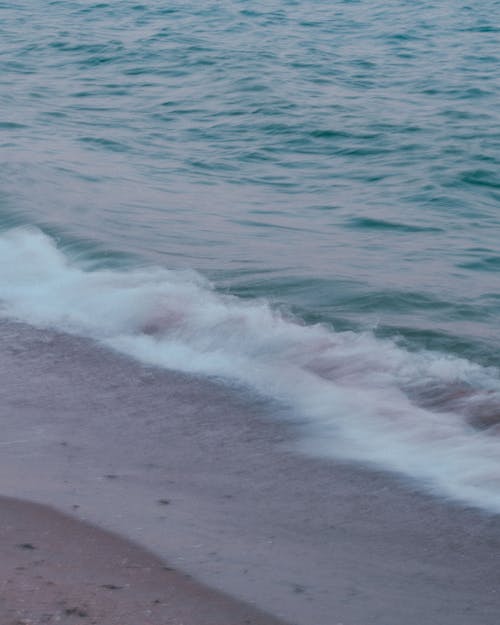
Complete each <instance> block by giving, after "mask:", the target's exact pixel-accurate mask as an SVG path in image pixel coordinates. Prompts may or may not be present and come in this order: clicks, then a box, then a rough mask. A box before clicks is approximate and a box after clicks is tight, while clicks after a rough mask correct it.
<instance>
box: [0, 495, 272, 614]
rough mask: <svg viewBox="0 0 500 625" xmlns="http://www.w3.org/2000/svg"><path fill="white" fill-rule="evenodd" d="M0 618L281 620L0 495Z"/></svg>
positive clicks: (97, 533)
mask: <svg viewBox="0 0 500 625" xmlns="http://www.w3.org/2000/svg"><path fill="white" fill-rule="evenodd" d="M0 580H1V582H0V588H1V594H0V623H2V625H38V624H40V625H41V624H47V625H51V624H55V623H64V624H68V625H70V624H71V623H81V624H82V625H84V624H85V623H88V624H89V625H280V624H281V625H283V622H282V621H278V620H277V619H274V618H272V617H271V616H267V615H265V614H262V613H260V612H259V611H258V610H257V609H255V608H253V607H251V606H248V605H245V604H243V603H241V602H238V601H235V600H234V599H231V598H230V597H227V596H224V595H223V594H221V593H218V592H214V591H213V590H210V589H208V588H206V587H204V586H203V585H201V584H199V583H196V582H194V581H193V580H191V579H190V578H189V577H188V576H186V575H183V574H181V573H178V572H176V571H174V570H173V569H171V568H170V567H168V565H167V564H165V563H164V562H162V561H161V560H160V559H159V558H157V557H155V556H154V555H153V554H151V553H148V552H147V551H145V550H143V549H140V548H139V547H137V546H136V545H133V544H132V543H130V542H129V541H126V540H124V539H122V538H120V537H118V536H115V535H113V534H111V533H109V532H105V531H103V530H101V529H98V528H96V527H93V526H91V525H89V524H87V523H83V522H81V521H76V520H74V519H72V518H70V517H69V516H67V515H63V514H61V513H58V512H55V511H54V510H52V509H50V508H48V507H46V506H41V505H37V504H33V503H29V502H24V501H19V500H16V499H9V498H0Z"/></svg>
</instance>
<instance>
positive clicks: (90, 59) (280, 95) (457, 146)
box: [0, 0, 500, 512]
mask: <svg viewBox="0 0 500 625" xmlns="http://www.w3.org/2000/svg"><path fill="white" fill-rule="evenodd" d="M499 24H500V2H498V1H493V0H485V1H484V2H481V3H479V4H470V3H466V2H464V1H462V0H445V1H442V2H432V1H425V0H424V1H422V2H409V1H404V0H398V1H396V0H393V1H384V2H382V1H381V0H375V1H372V2H366V1H362V0H360V1H352V0H349V1H348V0H344V1H339V2H328V3H327V2H320V1H318V0H307V1H303V2H298V1H294V0H288V1H287V0H268V1H267V2H264V1H257V0H256V1H255V2H254V1H252V2H248V1H246V2H243V1H242V0H240V1H238V0H224V1H220V2H210V1H207V2H192V1H190V0H186V1H183V2H169V3H165V2H159V1H157V0H150V1H147V2H143V3H140V2H129V1H128V0H123V1H122V2H119V3H116V2H114V3H107V2H98V3H96V2H88V1H84V0H80V1H63V0H55V1H52V2H46V3H43V4H42V3H36V2H27V1H22V0H21V1H19V2H0V146H1V150H0V157H1V168H0V303H1V314H2V316H3V317H4V318H5V319H16V320H21V321H24V322H28V323H31V324H33V325H35V326H37V327H41V328H50V329H57V330H59V331H63V332H69V333H73V334H76V335H79V336H84V337H88V338H90V339H92V340H94V341H97V342H99V343H101V344H105V345H107V346H109V348H110V349H114V350H118V351H120V352H123V353H126V354H128V355H129V356H131V357H133V358H137V359H139V360H141V361H143V362H145V363H148V364H152V365H157V366H160V367H166V368H171V369H176V370H182V371H185V372H190V373H195V374H197V375H200V374H201V375H207V376H213V377H215V378H218V379H219V380H220V382H221V383H222V384H228V385H231V387H232V388H234V387H235V386H236V387H241V388H246V389H252V390H253V391H254V392H255V393H256V396H258V397H259V398H261V397H268V398H269V399H271V400H273V401H278V402H279V403H280V405H281V406H284V407H285V408H286V410H285V411H284V412H285V413H287V414H288V415H289V419H290V421H291V422H292V423H294V424H295V427H296V428H297V432H298V436H299V442H298V447H299V449H300V450H302V451H303V452H305V453H312V454H316V455H321V456H325V457H330V458H342V459H345V460H352V461H355V462H362V463H370V464H372V463H373V464H374V465H376V466H377V467H382V468H385V469H388V470H391V471H395V472H397V473H399V474H400V475H404V476H406V477H410V478H415V479H416V480H417V481H418V482H417V483H418V484H420V485H421V486H422V487H424V488H427V489H431V490H432V491H433V492H435V493H437V494H439V495H441V496H445V497H450V498H453V499H456V500H459V501H462V502H466V503H468V504H472V505H475V506H479V507H482V508H485V509H488V510H493V511H495V512H498V511H500V435H499V424H500V373H499V367H500V357H499V348H500V336H499V322H500V280H499V272H500V173H499V172H500V107H499V106H498V104H499V102H500V72H499V71H498V70H499V67H500V45H499V43H498V42H499V40H500V27H499V26H498V25H499ZM282 414H283V411H280V415H282Z"/></svg>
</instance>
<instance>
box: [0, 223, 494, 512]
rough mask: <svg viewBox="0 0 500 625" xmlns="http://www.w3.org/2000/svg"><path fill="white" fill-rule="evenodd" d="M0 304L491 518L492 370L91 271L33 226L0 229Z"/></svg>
mask: <svg viewBox="0 0 500 625" xmlns="http://www.w3.org/2000/svg"><path fill="white" fill-rule="evenodd" d="M0 302H1V315H2V316H3V317H4V318H6V319H15V320H20V321H23V322H26V323H29V324H32V325H34V326H36V327H39V328H50V329H56V330H58V331H61V332H67V333H70V334H74V335H78V336H82V337H87V338H89V339H92V340H94V341H97V342H98V343H100V344H101V345H105V346H106V347H108V348H110V349H113V350H116V351H119V352H121V353H123V354H126V355H128V356H130V357H132V358H135V359H138V360H140V361H141V362H143V363H146V364H148V365H152V366H156V367H163V368H168V369H175V370H179V371H183V372H187V373H193V374H196V375H205V376H211V377H216V378H218V379H220V380H221V381H223V382H224V383H230V384H237V385H241V386H244V387H247V388H250V389H253V390H254V391H255V392H256V393H258V394H259V395H262V396H265V397H268V398H270V399H272V400H274V401H277V402H279V403H280V404H281V405H283V406H285V407H286V410H285V413H286V414H287V415H288V418H289V419H290V422H291V423H292V424H293V426H294V427H295V428H296V431H297V434H298V439H297V444H296V448H297V450H299V451H302V452H303V453H308V454H313V455H315V456H322V457H325V458H341V459H344V460H348V461H355V462H361V463H364V464H370V465H374V466H377V467H381V468H384V469H387V470H390V471H395V472H397V473H399V474H400V475H402V476H406V477H407V478H411V479H412V480H416V483H418V484H419V485H420V487H423V488H425V489H427V490H430V491H432V492H434V493H436V494H437V495H439V496H444V497H447V498H451V499H454V500H456V501H460V502H463V503H467V504H470V505H474V506H477V507H480V508H483V509H486V510H490V511H494V512H499V511H500V438H499V437H498V433H497V420H500V410H499V406H500V381H499V372H498V370H497V369H496V368H494V367H484V366H481V365H480V364H478V363H474V362H472V361H470V360H467V359H465V358H459V357H457V356H455V355H453V354H447V353H440V352H433V351H428V350H420V351H417V352H412V351H409V350H407V349H405V348H404V347H402V346H401V345H399V344H398V343H397V342H396V341H395V340H392V339H381V338H378V337H376V336H375V335H374V334H373V333H372V332H368V331H366V332H354V331H342V332H339V331H335V329H334V328H333V327H331V326H330V325H325V324H320V323H318V324H312V325H308V324H306V323H305V322H304V321H302V320H301V319H299V318H296V317H294V316H292V315H291V314H286V313H283V312H282V311H278V310H276V309H275V308H273V307H272V306H271V305H270V303H269V302H268V301H266V300H265V299H258V300H243V299H240V298H237V297H234V296H231V295H227V294H224V293H220V292H218V291H217V289H216V288H215V287H214V285H212V284H211V283H210V282H209V281H208V280H206V279H205V278H204V277H203V276H201V275H200V274H198V273H196V272H194V271H172V270H168V269H165V268H162V267H158V266H156V267H154V266H148V267H136V268H133V269H127V270H123V271H121V270H118V269H89V268H88V267H85V266H84V265H83V264H81V263H77V262H75V261H74V260H72V259H71V258H70V257H69V255H67V254H66V253H65V252H64V251H63V250H62V249H60V248H59V247H58V245H57V243H56V241H55V240H54V239H53V238H51V237H50V236H48V235H47V234H45V233H44V232H42V231H41V230H38V229H34V228H15V229H12V230H10V231H7V232H4V233H3V234H2V235H0ZM279 412H280V416H282V415H283V411H279ZM497 418H498V419H497Z"/></svg>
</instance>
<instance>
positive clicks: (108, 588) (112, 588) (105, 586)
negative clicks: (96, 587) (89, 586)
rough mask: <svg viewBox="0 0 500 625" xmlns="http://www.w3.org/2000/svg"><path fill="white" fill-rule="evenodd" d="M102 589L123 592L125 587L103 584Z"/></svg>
mask: <svg viewBox="0 0 500 625" xmlns="http://www.w3.org/2000/svg"><path fill="white" fill-rule="evenodd" d="M101 588H106V590H121V589H122V588H123V586H115V584H102V586H101Z"/></svg>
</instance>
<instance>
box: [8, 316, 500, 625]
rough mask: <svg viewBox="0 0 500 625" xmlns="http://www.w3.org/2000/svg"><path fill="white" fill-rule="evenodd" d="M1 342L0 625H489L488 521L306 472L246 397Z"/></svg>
mask: <svg viewBox="0 0 500 625" xmlns="http://www.w3.org/2000/svg"><path fill="white" fill-rule="evenodd" d="M0 338H1V358H0V362H1V365H0V373H1V376H2V403H1V407H0V412H1V420H2V428H3V430H2V442H1V455H0V492H1V493H2V494H3V495H4V496H7V497H15V498H16V500H12V499H3V500H2V502H1V504H0V514H1V517H0V518H1V565H0V566H1V567H2V568H1V575H2V578H1V579H2V596H1V604H0V605H1V608H0V614H1V622H2V624H3V623H5V624H6V625H21V623H22V624H24V623H36V624H38V623H44V622H48V623H51V622H61V623H73V622H82V623H83V622H85V619H87V618H88V620H89V622H94V623H99V624H102V625H107V623H116V625H127V624H128V623H130V624H131V625H161V624H162V623H176V624H177V625H180V624H184V625H189V624H191V623H193V625H194V624H195V623H196V624H197V625H223V624H225V623H227V625H229V624H234V625H237V624H239V623H242V624H245V623H262V624H264V623H277V622H279V619H281V620H282V621H284V622H287V623H293V624H294V625H337V624H340V623H342V625H401V623H405V625H424V624H425V625H471V624H472V623H473V624H477V625H497V624H498V616H499V614H500V592H499V587H498V580H499V579H500V576H499V574H500V561H499V559H498V549H499V547H500V520H499V518H498V516H495V515H488V514H486V513H484V512H481V511H478V510H475V509H471V508H465V507H463V506H460V505H458V504H456V503H452V502H447V501H444V500H442V499H440V498H437V497H434V496H432V495H429V494H426V493H425V492H424V491H423V489H422V487H421V486H419V485H418V484H414V483H412V482H408V481H402V480H401V479H399V478H398V477H397V476H393V475H390V474H387V473H384V472H381V471H376V470H373V469H367V468H363V467H360V466H355V465H351V464H346V463H344V464H343V463H338V462H331V461H328V462H327V461H322V460H318V459H314V458H308V457H306V456H303V455H301V454H299V453H298V452H297V451H295V450H294V437H295V430H294V427H295V426H293V425H291V424H286V423H285V422H280V420H279V417H280V416H281V417H283V418H284V417H285V412H284V409H283V407H281V406H279V405H276V404H270V403H269V402H267V401H265V400H264V399H258V398H257V399H256V398H255V397H252V396H251V395H250V394H248V393H246V392H245V391H244V389H237V388H235V389H231V388H228V387H227V386H225V385H223V384H221V383H220V382H217V381H210V380H205V379H197V378H193V377H190V376H185V375H181V374H177V373H172V372H168V371H160V370H155V369H151V368H146V367H143V366H141V365H139V364H137V363H135V362H133V361H131V360H128V359H126V358H124V357H121V356H118V355H116V354H114V353H112V352H109V351H106V350H104V349H101V348H99V347H98V346H96V345H95V344H93V343H92V342H91V341H86V340H83V339H78V338H74V337H71V336H67V335H62V334H57V333H52V332H48V331H41V330H36V329H34V328H30V327H28V326H24V325H23V324H12V323H8V324H5V323H4V324H1V325H0ZM17 498H20V499H24V500H28V501H31V502H37V503H38V504H48V505H50V506H51V507H52V508H54V509H55V510H57V511H58V512H55V511H53V510H52V509H48V508H46V507H39V506H38V505H34V504H33V503H23V502H19V501H17ZM60 513H64V514H63V515H62V516H61V515H60ZM67 515H70V516H71V517H72V518H69V517H68V516H67ZM72 519H74V520H72ZM82 521H83V522H84V524H82V523H81V522H82ZM89 523H90V525H88V524H89ZM96 526H98V527H100V528H103V530H102V531H101V530H97V529H96ZM108 531H111V532H113V534H109V533H107V532H108ZM116 534H118V535H121V536H123V539H122V538H118V537H117V536H116ZM128 541H133V543H134V544H135V545H136V546H134V545H133V544H131V543H130V542H128ZM144 549H146V552H145V551H144ZM152 554H154V555H152ZM123 562H125V563H126V564H125V566H124V565H123ZM129 562H133V563H139V564H138V566H139V568H132V569H131V568H128V566H129V565H128V564H127V563H129ZM165 566H166V567H168V568H169V569H173V571H170V570H167V569H165V568H164V567H165ZM186 575H189V576H190V577H186ZM195 580H196V581H195ZM208 588H211V589H213V590H208ZM229 597H233V599H229ZM249 606H253V607H249ZM259 610H261V611H262V612H259ZM84 613H85V616H83V614H84ZM265 614H269V615H272V616H265ZM58 618H59V620H57V619H58ZM16 619H17V620H16ZM23 619H24V620H23ZM30 619H31V620H30ZM43 619H49V620H45V621H44V620H43ZM50 619H52V620H50ZM127 619H129V620H127ZM249 619H250V620H249ZM273 619H276V620H273Z"/></svg>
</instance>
